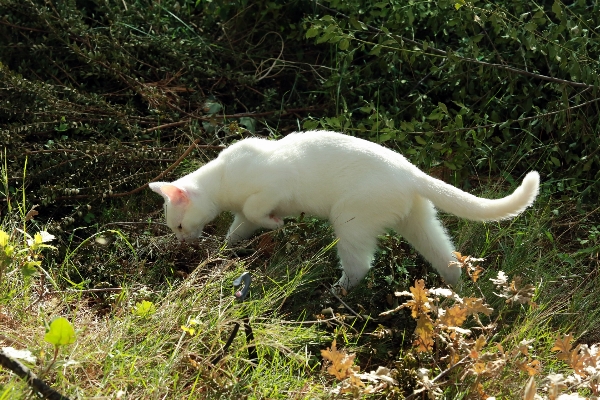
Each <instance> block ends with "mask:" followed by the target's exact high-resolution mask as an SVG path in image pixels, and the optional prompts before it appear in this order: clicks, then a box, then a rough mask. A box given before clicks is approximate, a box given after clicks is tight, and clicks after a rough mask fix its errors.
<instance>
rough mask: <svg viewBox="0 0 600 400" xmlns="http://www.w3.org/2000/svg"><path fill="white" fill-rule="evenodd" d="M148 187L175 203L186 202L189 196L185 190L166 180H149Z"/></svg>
mask: <svg viewBox="0 0 600 400" xmlns="http://www.w3.org/2000/svg"><path fill="white" fill-rule="evenodd" d="M148 186H149V187H150V189H152V190H153V191H155V192H156V193H158V194H160V195H161V196H162V197H164V198H165V200H168V201H170V202H171V203H172V204H175V205H183V204H187V203H188V202H189V201H190V198H189V196H188V194H187V193H186V191H185V190H183V189H181V188H178V187H177V186H175V185H172V184H170V183H167V182H151V183H150V184H149V185H148Z"/></svg>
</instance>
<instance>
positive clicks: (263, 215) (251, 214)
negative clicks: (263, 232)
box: [243, 192, 283, 229]
mask: <svg viewBox="0 0 600 400" xmlns="http://www.w3.org/2000/svg"><path fill="white" fill-rule="evenodd" d="M277 203H278V201H277V200H276V198H275V197H274V196H273V195H271V194H269V193H265V192H259V193H255V194H253V195H252V196H250V197H248V199H247V200H246V202H245V203H244V208H243V212H244V217H246V219H247V220H248V221H250V222H251V223H253V224H256V225H258V226H262V227H263V228H267V229H278V228H281V227H282V226H283V218H282V217H280V216H278V215H275V214H274V210H275V209H276V208H277Z"/></svg>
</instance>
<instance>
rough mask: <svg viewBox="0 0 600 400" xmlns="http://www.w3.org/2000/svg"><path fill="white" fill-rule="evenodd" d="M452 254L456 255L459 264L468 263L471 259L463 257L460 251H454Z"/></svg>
mask: <svg viewBox="0 0 600 400" xmlns="http://www.w3.org/2000/svg"><path fill="white" fill-rule="evenodd" d="M452 254H454V257H456V260H458V262H459V263H461V264H464V263H465V262H466V261H467V259H468V258H469V256H463V255H462V254H460V252H458V251H453V252H452Z"/></svg>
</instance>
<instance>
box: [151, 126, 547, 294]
mask: <svg viewBox="0 0 600 400" xmlns="http://www.w3.org/2000/svg"><path fill="white" fill-rule="evenodd" d="M538 187H539V175H538V173H537V172H530V173H528V174H527V176H525V179H524V180H523V183H522V184H521V186H519V187H518V188H517V189H516V190H515V191H514V193H512V194H511V195H509V196H507V197H504V198H502V199H498V200H488V199H482V198H479V197H475V196H473V195H471V194H468V193H466V192H463V191H462V190H460V189H457V188H455V187H454V186H451V185H448V184H446V183H444V182H442V181H440V180H438V179H435V178H432V177H430V176H428V175H426V174H425V173H424V172H422V171H421V170H419V169H418V168H417V167H415V166H414V165H412V164H411V163H410V162H408V160H406V158H404V157H403V156H402V155H400V154H398V153H395V152H394V151H392V150H389V149H386V148H384V147H382V146H379V145H378V144H375V143H371V142H368V141H365V140H362V139H358V138H355V137H351V136H346V135H343V134H339V133H334V132H327V131H309V132H304V133H293V134H291V135H288V136H286V137H285V138H283V139H281V140H278V141H268V140H264V139H257V138H250V139H244V140H242V141H240V142H238V143H235V144H233V145H232V146H230V147H229V148H227V149H225V150H224V151H223V152H221V154H219V156H218V157H217V158H216V159H215V160H213V161H211V162H209V163H208V164H206V165H204V166H203V167H201V168H200V169H198V170H197V171H195V172H192V173H191V174H189V175H186V176H184V177H182V178H180V179H178V180H176V181H175V182H173V183H164V182H154V183H151V184H150V188H151V189H152V190H154V191H155V192H157V193H159V194H161V195H162V196H163V197H164V198H165V211H166V220H167V225H168V226H169V227H170V228H171V229H172V230H173V231H174V232H175V234H176V235H177V237H178V238H179V239H180V240H188V239H195V238H197V237H199V236H200V235H201V233H202V229H203V227H204V225H205V224H206V223H208V222H209V221H210V220H212V219H213V218H215V217H216V216H217V215H218V214H219V213H220V212H221V211H224V210H229V211H232V212H233V213H234V215H235V219H234V221H233V224H232V225H231V227H230V228H229V232H228V233H227V241H228V243H229V244H230V245H233V244H235V243H236V242H238V241H240V240H242V239H246V238H248V237H249V236H250V235H252V233H253V232H254V231H255V230H256V229H257V228H259V227H263V228H268V229H276V228H278V227H280V226H282V225H283V217H285V216H288V215H298V214H300V213H301V212H304V213H306V214H310V215H315V216H318V217H321V218H327V219H329V221H330V222H331V223H332V224H333V227H334V229H335V233H336V235H337V237H338V238H339V242H338V245H337V246H338V254H339V257H340V260H341V264H342V267H343V269H344V272H343V274H342V277H341V278H340V280H339V281H338V284H339V285H341V286H342V287H344V288H346V289H349V288H351V287H353V286H355V285H356V284H357V283H359V282H360V281H361V280H362V279H363V278H364V277H365V275H366V274H367V272H368V271H369V268H370V265H371V261H372V259H373V254H374V252H375V249H376V237H377V236H378V235H380V234H382V233H384V232H385V229H387V228H392V229H395V230H396V231H397V232H398V233H400V234H401V235H402V236H403V237H404V238H405V239H406V240H408V241H409V242H410V243H411V244H412V245H413V246H414V247H415V249H417V251H418V252H419V253H421V254H422V255H423V256H424V257H425V258H426V259H427V260H428V261H429V262H430V263H431V264H432V265H433V267H434V268H435V269H436V270H437V271H438V272H439V274H440V275H441V276H442V277H443V278H444V279H445V280H446V282H448V283H450V284H456V283H457V282H458V280H459V279H460V273H461V270H460V268H458V267H455V266H448V263H449V261H450V260H451V259H452V252H453V251H454V247H453V245H452V242H451V241H450V238H449V237H448V235H447V233H446V231H445V230H444V228H443V226H442V225H441V223H440V221H439V220H438V219H437V217H436V210H435V208H434V205H435V206H436V207H438V208H440V209H441V210H443V211H446V212H448V213H451V214H455V215H457V216H459V217H462V218H466V219H471V220H476V221H496V220H501V219H505V218H511V217H514V216H516V215H518V214H519V213H521V212H522V211H523V210H525V208H527V207H528V206H530V205H531V204H532V203H533V201H534V199H535V197H536V196H537V193H538Z"/></svg>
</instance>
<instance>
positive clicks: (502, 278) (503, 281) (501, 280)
mask: <svg viewBox="0 0 600 400" xmlns="http://www.w3.org/2000/svg"><path fill="white" fill-rule="evenodd" d="M490 281H492V283H493V284H494V285H496V286H497V287H499V288H500V287H506V285H507V283H508V276H506V274H505V273H504V271H498V276H497V277H496V278H495V279H494V278H490Z"/></svg>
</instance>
